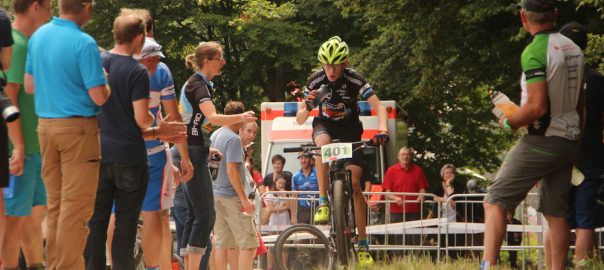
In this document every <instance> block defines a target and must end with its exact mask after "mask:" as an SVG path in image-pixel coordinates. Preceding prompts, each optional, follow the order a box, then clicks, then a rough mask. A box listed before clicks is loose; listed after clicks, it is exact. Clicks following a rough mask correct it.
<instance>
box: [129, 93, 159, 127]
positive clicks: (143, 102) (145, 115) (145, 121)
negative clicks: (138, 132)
mask: <svg viewBox="0 0 604 270" xmlns="http://www.w3.org/2000/svg"><path fill="white" fill-rule="evenodd" d="M132 106H133V107H134V120H136V124H137V125H138V127H139V128H141V129H146V128H148V127H150V126H151V125H152V124H153V121H154V120H155V117H153V114H151V112H150V111H149V100H148V99H139V100H137V101H134V102H132Z"/></svg>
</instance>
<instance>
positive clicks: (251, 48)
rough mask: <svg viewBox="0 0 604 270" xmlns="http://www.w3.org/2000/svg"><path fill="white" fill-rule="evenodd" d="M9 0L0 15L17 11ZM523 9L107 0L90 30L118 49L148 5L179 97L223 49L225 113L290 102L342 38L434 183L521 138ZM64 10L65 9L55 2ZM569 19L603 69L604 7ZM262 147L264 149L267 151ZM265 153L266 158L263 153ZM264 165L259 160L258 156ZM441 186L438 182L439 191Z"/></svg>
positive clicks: (587, 1) (396, 1) (481, 163)
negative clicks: (323, 50) (123, 13)
mask: <svg viewBox="0 0 604 270" xmlns="http://www.w3.org/2000/svg"><path fill="white" fill-rule="evenodd" d="M10 2H11V1H10V0H0V6H4V7H6V6H10ZM517 2H518V0H500V1H493V0H473V1H469V0H461V1H450V0H371V1H365V0H333V1H325V0H291V1H287V0H272V1H270V0H232V1H219V0H176V1H156V0H106V1H96V2H95V8H94V16H93V20H92V21H91V22H90V23H89V24H88V25H87V26H86V27H85V30H86V31H87V32H88V33H90V34H91V35H92V36H93V37H95V38H96V39H97V41H98V43H99V45H100V46H102V47H104V48H111V47H112V46H113V38H112V33H111V28H112V25H113V20H114V18H115V17H116V16H117V14H119V10H120V9H121V8H123V7H129V8H147V9H149V10H150V11H151V13H152V14H153V16H154V18H155V33H154V34H155V38H156V40H157V41H158V42H159V43H160V44H162V45H163V46H164V53H165V54H166V56H167V57H168V58H166V59H164V62H165V63H166V64H168V66H169V67H170V68H171V70H172V73H173V75H174V81H175V83H176V85H177V89H180V86H182V84H183V83H184V82H185V81H186V80H187V78H188V77H189V76H190V75H191V74H192V71H190V70H187V69H186V68H185V66H184V58H185V56H186V55H187V54H190V53H193V51H194V48H195V47H196V46H197V44H198V43H199V42H200V41H208V40H215V41H218V42H220V43H221V44H223V45H224V56H225V58H226V60H227V65H226V66H225V68H224V70H223V74H222V75H221V76H219V77H217V78H215V82H216V85H217V89H218V92H217V102H216V103H217V107H218V109H219V110H220V109H221V108H222V105H223V104H224V103H225V102H226V101H227V100H230V99H237V100H244V101H245V103H246V106H247V107H248V108H252V109H255V110H257V109H258V107H259V105H260V102H262V101H268V100H270V101H283V100H285V99H286V98H287V95H286V93H287V91H288V89H287V86H286V85H287V83H288V82H290V81H292V80H295V81H296V82H298V83H303V82H305V80H306V78H307V76H308V75H309V74H310V73H311V71H312V70H313V69H315V68H317V67H318V63H317V60H316V50H317V48H318V46H319V45H320V44H321V42H323V41H324V40H326V39H327V38H329V37H331V36H334V35H339V36H340V37H342V38H343V39H344V40H346V42H347V43H348V44H349V46H350V47H351V62H352V66H353V68H355V69H357V70H358V71H360V72H361V73H363V74H364V75H365V76H366V77H367V79H368V80H369V81H370V82H371V84H372V86H373V87H374V89H375V90H376V91H377V93H378V96H379V97H380V99H382V100H388V99H392V100H395V101H397V103H398V106H399V108H400V109H401V110H399V111H401V112H402V113H400V114H399V118H401V119H403V120H405V121H406V123H405V124H404V125H400V126H404V127H405V129H406V131H407V132H408V135H409V137H408V138H406V140H404V141H405V143H406V144H408V145H410V146H412V147H414V148H415V149H416V150H417V151H418V157H419V163H420V164H421V165H423V166H424V167H425V168H426V171H427V173H428V174H429V176H430V179H431V180H432V181H438V179H439V176H438V172H439V170H440V167H441V166H442V165H443V164H445V163H454V164H455V165H457V166H459V167H470V168H473V169H474V170H476V171H479V172H488V171H493V170H495V169H496V168H497V167H498V165H499V163H500V160H499V157H500V154H501V152H502V151H503V150H505V149H507V148H508V147H509V146H510V144H511V143H512V139H513V138H514V135H512V134H508V133H505V132H503V130H502V129H500V128H499V127H498V125H497V123H496V122H495V121H496V120H497V119H495V118H494V116H493V115H492V114H491V112H490V110H491V108H492V105H491V104H490V101H489V100H488V92H489V90H491V89H496V90H499V91H502V92H504V93H506V94H508V95H509V96H510V97H511V98H512V99H514V100H516V101H518V100H519V96H520V95H519V85H518V80H519V77H520V72H521V70H520V65H519V58H520V53H521V52H522V49H523V48H524V46H525V45H526V44H527V43H528V42H529V39H530V37H529V35H527V33H526V32H524V30H522V26H521V23H520V21H519V19H518V15H517V10H516V8H515V5H516V4H517ZM54 3H55V5H56V2H54ZM559 10H560V17H559V22H560V23H561V24H562V23H564V22H567V21H571V20H577V21H579V22H581V23H583V24H584V25H586V26H587V27H588V29H589V31H590V33H593V34H592V35H590V46H589V48H588V49H587V50H586V55H587V57H588V58H587V59H588V63H589V64H591V65H594V66H599V67H600V69H601V70H604V64H603V63H602V60H601V59H602V56H604V46H603V45H604V37H603V36H602V34H604V21H602V20H601V19H600V17H601V16H603V14H604V0H567V1H561V2H560V5H559ZM258 145H259V144H258ZM256 153H259V151H256ZM257 160H258V157H257ZM433 186H434V185H433Z"/></svg>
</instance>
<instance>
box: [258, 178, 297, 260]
mask: <svg viewBox="0 0 604 270" xmlns="http://www.w3.org/2000/svg"><path fill="white" fill-rule="evenodd" d="M286 182H287V181H286V180H285V178H284V177H279V178H277V180H276V181H275V182H274V186H273V187H271V189H270V190H271V191H286V190H285V183H286ZM288 197H289V196H288V195H287V194H268V195H266V198H265V200H264V201H265V202H266V210H265V211H263V214H264V216H265V218H268V219H269V221H268V225H269V226H274V227H277V231H281V227H280V226H287V225H291V224H292V223H296V220H295V218H294V219H293V220H292V215H291V214H292V213H293V212H294V207H295V201H293V200H288V199H287V198H288ZM273 252H274V250H271V249H269V251H268V255H267V264H268V270H272V269H273V265H274V263H275V257H274V256H275V255H274V254H273ZM288 254H289V252H288V251H284V252H282V253H281V258H282V260H283V263H284V264H285V265H287V257H288Z"/></svg>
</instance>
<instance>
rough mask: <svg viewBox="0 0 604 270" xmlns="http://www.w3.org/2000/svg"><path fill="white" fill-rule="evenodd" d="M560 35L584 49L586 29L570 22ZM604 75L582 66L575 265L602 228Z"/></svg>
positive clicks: (573, 196) (573, 215)
mask: <svg viewBox="0 0 604 270" xmlns="http://www.w3.org/2000/svg"><path fill="white" fill-rule="evenodd" d="M560 33H561V34H562V35H565V36H567V37H568V38H570V39H571V40H572V41H573V42H575V44H577V45H578V46H579V47H581V50H583V51H584V52H585V51H586V50H585V49H587V29H585V27H584V26H582V25H580V24H578V23H576V22H572V23H568V24H566V25H565V26H564V27H562V29H560ZM603 127H604V76H602V74H600V72H598V71H596V70H595V69H593V68H592V67H590V66H588V65H585V130H584V132H585V133H584V134H583V137H582V139H581V148H580V151H579V163H578V168H579V169H580V170H581V172H582V173H583V175H585V179H584V180H583V182H582V183H581V184H579V186H576V187H574V186H573V187H572V189H571V193H570V197H569V199H570V210H571V212H570V215H569V224H570V225H571V228H574V229H575V232H576V235H577V240H576V242H575V264H576V265H581V264H583V262H582V261H583V260H587V259H590V258H592V257H593V247H594V246H595V242H596V235H595V228H598V227H601V226H603V225H604V207H603V206H602V205H600V204H598V203H596V200H597V192H598V189H599V187H600V185H601V184H602V183H603V182H602V176H604V166H603V164H604V141H603V140H602V131H603V129H604V128H603Z"/></svg>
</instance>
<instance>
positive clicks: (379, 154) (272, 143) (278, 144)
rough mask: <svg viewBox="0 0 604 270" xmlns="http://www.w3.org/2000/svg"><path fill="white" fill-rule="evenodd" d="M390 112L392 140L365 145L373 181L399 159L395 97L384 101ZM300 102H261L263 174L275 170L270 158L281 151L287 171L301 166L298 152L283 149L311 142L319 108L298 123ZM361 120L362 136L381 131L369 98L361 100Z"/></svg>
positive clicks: (298, 168)
mask: <svg viewBox="0 0 604 270" xmlns="http://www.w3.org/2000/svg"><path fill="white" fill-rule="evenodd" d="M382 104H383V105H384V107H385V108H386V111H387V113H388V134H389V137H390V141H389V142H388V143H386V144H385V145H384V147H382V148H381V149H383V151H380V148H377V147H369V148H366V149H364V153H363V154H364V156H365V171H366V175H367V177H371V181H372V182H373V183H374V184H379V183H381V182H382V179H383V176H384V173H385V172H386V171H385V170H386V169H388V165H389V164H394V163H396V158H397V157H396V156H397V151H398V149H396V103H395V102H394V101H392V100H389V101H382ZM298 106H299V102H263V103H262V105H261V115H260V120H261V130H260V133H261V142H262V145H261V148H262V150H261V157H262V175H266V174H268V173H271V172H272V171H273V167H272V166H271V158H272V157H273V156H274V155H276V154H280V155H282V156H284V157H285V160H286V162H285V166H284V169H283V170H284V171H290V172H292V173H293V174H295V173H296V172H298V171H299V170H300V163H299V162H298V160H297V157H298V154H297V153H283V149H284V148H287V147H297V146H300V145H301V144H310V143H312V120H313V118H314V116H316V115H317V114H318V113H319V111H318V109H315V110H313V111H312V112H311V113H310V117H308V119H307V120H306V122H305V123H304V124H303V125H298V123H296V112H297V111H298ZM359 110H360V120H361V122H362V123H363V129H364V132H363V135H362V136H361V138H362V139H364V140H365V139H371V138H373V136H374V135H375V134H376V133H377V132H378V130H377V129H378V117H377V114H376V113H375V111H373V110H372V109H371V106H369V103H368V102H366V101H359Z"/></svg>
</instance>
